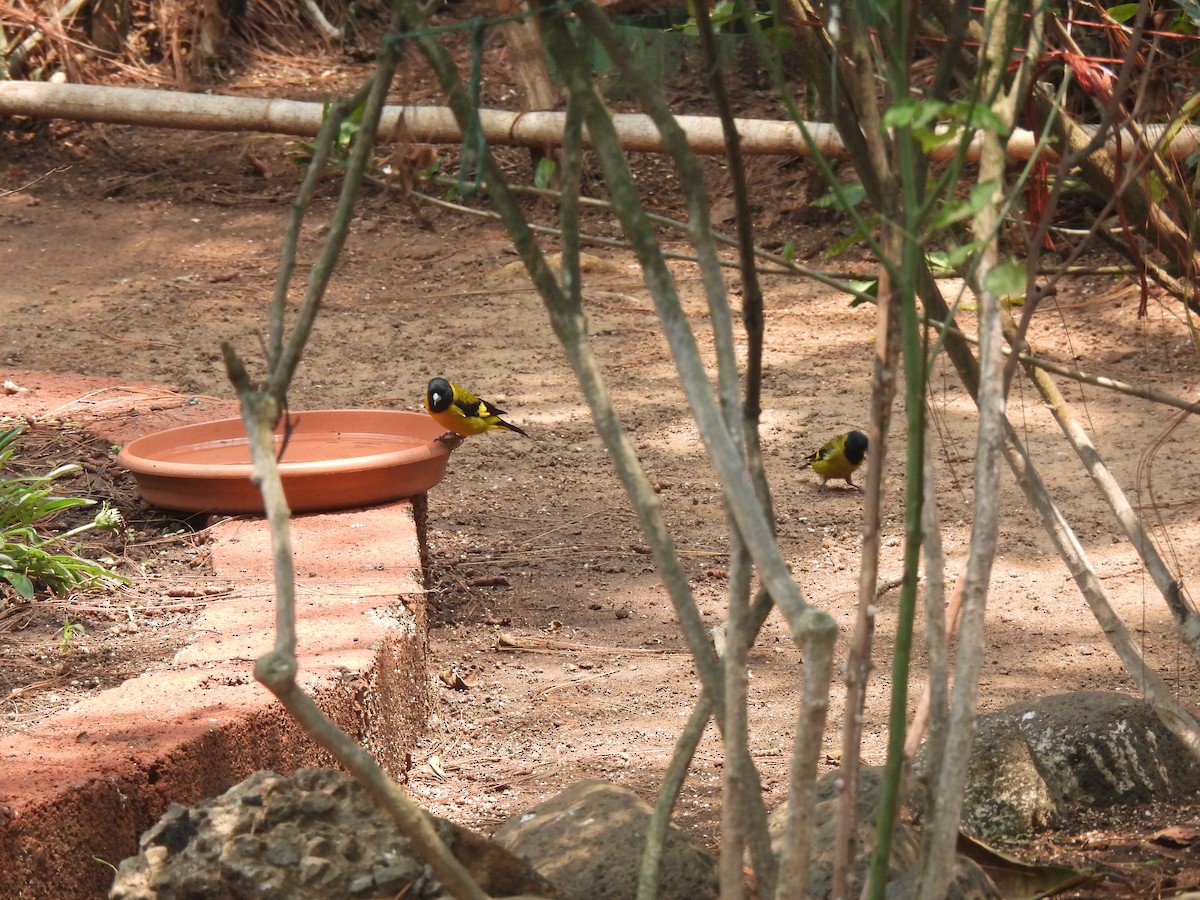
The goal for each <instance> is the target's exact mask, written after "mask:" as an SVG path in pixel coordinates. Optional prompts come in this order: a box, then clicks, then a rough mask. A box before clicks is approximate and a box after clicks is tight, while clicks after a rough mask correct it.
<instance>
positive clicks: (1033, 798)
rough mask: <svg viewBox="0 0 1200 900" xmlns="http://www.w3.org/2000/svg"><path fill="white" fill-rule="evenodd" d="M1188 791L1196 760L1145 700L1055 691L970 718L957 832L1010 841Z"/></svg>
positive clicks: (1198, 767)
mask: <svg viewBox="0 0 1200 900" xmlns="http://www.w3.org/2000/svg"><path fill="white" fill-rule="evenodd" d="M920 768H922V766H921V765H920V763H919V764H918V769H920ZM1198 790H1200V760H1197V758H1196V756H1195V755H1194V754H1193V753H1192V752H1191V751H1190V750H1189V749H1188V748H1187V746H1186V745H1185V744H1184V743H1183V742H1182V741H1180V740H1179V738H1177V737H1176V736H1175V735H1174V734H1173V733H1172V732H1171V731H1169V730H1168V729H1167V727H1166V726H1165V725H1163V723H1162V721H1161V720H1160V719H1159V718H1158V716H1156V715H1155V714H1154V710H1153V709H1152V708H1151V707H1150V705H1149V704H1148V703H1146V702H1144V701H1142V700H1137V699H1135V698H1133V697H1130V696H1128V695H1126V694H1117V693H1107V692H1102V691H1077V692H1074V693H1069V694H1058V695H1055V696H1052V697H1042V698H1040V699H1037V700H1032V701H1028V702H1022V703H1015V704H1013V705H1012V706H1009V707H1006V708H1005V709H1003V710H1001V711H999V712H995V713H989V714H987V715H983V716H980V718H979V723H978V728H977V730H976V735H975V744H974V746H973V748H972V751H971V762H970V768H969V773H968V779H967V789H966V795H965V800H964V805H963V828H964V829H965V830H966V831H968V832H971V833H972V834H975V835H977V836H979V837H981V838H983V839H985V840H996V839H1004V838H1015V837H1020V836H1023V835H1028V834H1031V833H1033V832H1035V831H1037V830H1039V829H1043V828H1055V827H1059V826H1061V825H1062V824H1064V823H1066V822H1068V821H1070V818H1071V815H1072V813H1073V812H1074V811H1075V810H1077V809H1080V808H1084V807H1092V806H1114V805H1117V804H1137V803H1144V802H1147V801H1149V800H1152V799H1163V798H1166V797H1187V796H1190V795H1194V794H1195V793H1196V792H1197V791H1198Z"/></svg>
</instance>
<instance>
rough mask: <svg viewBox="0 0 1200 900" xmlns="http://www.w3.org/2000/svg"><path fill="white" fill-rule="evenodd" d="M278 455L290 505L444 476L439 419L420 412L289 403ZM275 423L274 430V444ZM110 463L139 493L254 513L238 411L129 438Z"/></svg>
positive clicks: (167, 502)
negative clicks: (296, 407)
mask: <svg viewBox="0 0 1200 900" xmlns="http://www.w3.org/2000/svg"><path fill="white" fill-rule="evenodd" d="M285 421H286V422H287V423H288V425H289V426H290V433H289V435H288V437H287V445H286V447H285V448H284V451H283V457H282V459H281V460H280V465H279V470H280V474H281V475H282V476H283V488H284V492H285V493H286V495H287V499H288V505H289V506H290V507H291V508H292V511H293V512H306V511H313V510H329V509H344V508H347V507H353V506H367V505H370V504H373V503H384V502H388V501H391V500H399V499H401V498H403V497H412V496H415V495H417V494H423V493H425V492H426V491H428V490H429V489H430V488H431V487H433V486H434V485H435V484H437V483H438V482H439V481H441V480H442V478H443V477H445V474H446V464H447V462H448V461H449V459H450V448H449V447H447V446H446V445H445V444H443V443H441V442H440V441H438V440H436V438H437V437H438V436H439V435H441V434H442V433H443V432H444V431H445V429H444V428H442V426H440V425H438V424H437V423H436V422H435V421H433V419H431V418H429V416H426V415H424V414H422V413H414V412H400V411H397V410H383V409H326V410H311V411H300V412H292V413H290V414H289V415H288V416H287V418H286V420H285ZM283 435H284V423H283V422H281V423H280V426H279V427H278V428H277V429H276V431H275V445H276V447H277V448H278V447H280V446H282V445H283ZM117 462H118V464H120V465H122V466H124V467H125V468H126V469H129V471H131V472H132V473H133V475H134V477H135V478H136V479H137V482H138V487H139V489H140V490H141V493H142V497H143V498H145V499H146V500H147V501H148V502H150V503H154V504H156V505H157V506H165V507H167V508H168V509H180V510H187V511H189V512H214V513H216V512H221V513H261V512H263V502H262V495H261V494H260V493H259V491H258V488H257V487H256V486H255V485H254V483H253V482H252V481H251V480H250V475H251V472H252V466H251V464H250V450H249V442H248V441H247V439H246V432H245V429H244V427H243V425H242V420H241V419H220V420H218V421H215V422H202V423H200V424H198V425H185V426H183V427H181V428H171V429H169V430H167V431H159V432H156V433H154V434H148V435H146V436H145V437H140V438H138V439H137V440H135V441H131V442H130V443H129V444H127V445H126V446H125V448H124V449H123V450H121V452H120V454H119V455H118V456H117Z"/></svg>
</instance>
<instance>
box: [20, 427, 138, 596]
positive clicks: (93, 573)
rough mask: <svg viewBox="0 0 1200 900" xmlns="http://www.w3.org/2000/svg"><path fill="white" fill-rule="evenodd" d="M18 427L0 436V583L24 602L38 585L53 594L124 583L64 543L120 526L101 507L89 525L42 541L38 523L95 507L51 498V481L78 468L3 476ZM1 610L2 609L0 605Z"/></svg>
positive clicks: (114, 512) (108, 509) (104, 506)
mask: <svg viewBox="0 0 1200 900" xmlns="http://www.w3.org/2000/svg"><path fill="white" fill-rule="evenodd" d="M24 430H25V428H24V426H21V425H18V426H16V427H14V428H9V429H6V430H3V431H0V579H3V580H4V581H7V582H8V583H9V584H10V585H12V587H13V589H14V590H15V591H16V592H17V593H18V594H19V595H20V596H21V597H22V598H23V599H25V600H32V599H33V596H34V594H35V592H36V590H37V588H38V586H39V585H42V586H44V587H46V588H48V589H49V590H50V591H51V592H52V593H54V594H58V595H61V594H66V593H68V592H69V591H72V590H76V589H86V588H93V587H101V586H104V585H108V584H111V583H113V582H118V581H127V580H128V579H126V578H124V577H122V576H120V575H117V574H116V573H114V572H112V571H110V570H109V569H108V568H106V567H105V566H104V565H103V564H102V563H99V562H96V561H95V560H91V559H84V558H83V557H81V556H79V555H78V554H76V553H75V552H73V551H72V550H71V548H70V546H69V545H68V544H67V542H68V541H69V540H70V539H71V538H74V537H77V536H78V535H80V534H82V533H84V532H86V531H91V530H93V529H102V530H106V531H111V530H115V529H117V528H120V527H121V524H122V523H121V514H120V513H119V512H117V510H115V509H113V508H112V507H111V506H109V505H108V504H107V503H104V504H101V506H100V508H99V510H98V511H97V512H96V515H95V517H94V518H93V519H92V521H91V522H87V523H85V524H83V525H80V526H79V527H77V528H72V529H71V530H70V531H67V532H65V533H63V534H59V535H48V536H43V535H42V534H41V533H40V532H39V530H38V527H39V523H43V522H44V520H45V519H47V518H49V517H50V516H52V515H54V514H55V513H57V512H60V511H62V510H64V509H70V508H72V507H77V506H95V505H96V501H95V500H89V499H87V498H84V497H57V496H55V495H54V482H55V481H56V480H58V479H59V478H62V477H63V476H64V475H71V474H74V473H75V472H78V471H80V466H78V465H75V464H68V465H62V466H58V467H56V468H55V469H53V470H51V471H50V472H47V473H46V474H44V475H25V476H8V475H6V474H5V471H4V470H5V467H6V466H7V465H8V462H9V460H10V459H11V458H12V455H13V453H14V451H15V450H16V444H17V440H18V438H20V436H21V433H22V432H23V431H24ZM0 605H2V604H0Z"/></svg>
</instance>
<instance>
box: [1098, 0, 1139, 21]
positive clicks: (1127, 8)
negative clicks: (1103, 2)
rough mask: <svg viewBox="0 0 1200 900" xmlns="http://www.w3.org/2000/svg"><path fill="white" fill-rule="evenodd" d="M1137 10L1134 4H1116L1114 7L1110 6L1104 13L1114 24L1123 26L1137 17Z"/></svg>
mask: <svg viewBox="0 0 1200 900" xmlns="http://www.w3.org/2000/svg"><path fill="white" fill-rule="evenodd" d="M1137 10H1138V5H1137V4H1136V3H1118V4H1117V5H1116V6H1110V7H1109V8H1108V9H1106V10H1105V12H1107V13H1108V14H1109V15H1110V16H1112V18H1113V21H1114V22H1118V23H1120V24H1122V25H1123V24H1125V23H1126V22H1128V21H1129V20H1130V19H1132V18H1133V17H1134V16H1135V15H1137Z"/></svg>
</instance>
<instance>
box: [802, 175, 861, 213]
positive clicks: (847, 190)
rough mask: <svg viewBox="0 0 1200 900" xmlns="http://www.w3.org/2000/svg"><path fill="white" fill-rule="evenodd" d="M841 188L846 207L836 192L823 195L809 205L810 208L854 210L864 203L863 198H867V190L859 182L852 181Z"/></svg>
mask: <svg viewBox="0 0 1200 900" xmlns="http://www.w3.org/2000/svg"><path fill="white" fill-rule="evenodd" d="M840 187H841V190H842V198H844V200H845V204H846V205H845V206H843V199H842V198H839V197H838V195H837V194H836V193H835V192H834V191H830V192H829V193H828V194H822V195H821V196H820V197H818V198H817V199H816V200H813V201H812V202H811V203H809V206H815V207H817V208H818V209H846V208H849V209H853V208H854V207H856V206H858V204H860V203H862V202H863V198H864V197H866V196H867V189H866V188H865V187H863V186H862V184H860V183H859V182H857V181H852V182H850V183H849V184H843V185H841V186H840Z"/></svg>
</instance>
